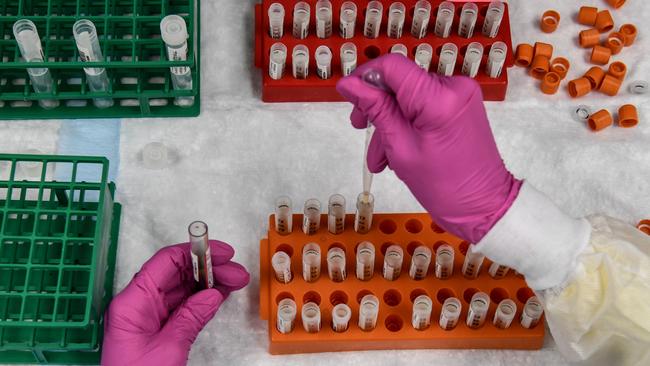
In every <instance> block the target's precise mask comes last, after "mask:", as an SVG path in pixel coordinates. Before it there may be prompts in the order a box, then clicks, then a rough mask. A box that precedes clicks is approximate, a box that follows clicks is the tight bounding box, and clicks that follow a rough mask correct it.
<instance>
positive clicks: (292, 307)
mask: <svg viewBox="0 0 650 366" xmlns="http://www.w3.org/2000/svg"><path fill="white" fill-rule="evenodd" d="M297 313H298V307H297V306H296V302H295V301H293V300H291V299H282V300H280V303H278V319H277V324H276V328H277V329H278V332H280V333H282V334H288V333H291V331H292V330H293V327H294V325H295V323H296V314H297Z"/></svg>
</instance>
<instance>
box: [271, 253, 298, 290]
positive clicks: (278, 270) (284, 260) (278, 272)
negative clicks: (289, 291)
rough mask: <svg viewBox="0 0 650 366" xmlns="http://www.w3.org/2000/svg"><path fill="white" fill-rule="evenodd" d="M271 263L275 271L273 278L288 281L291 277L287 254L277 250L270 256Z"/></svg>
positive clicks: (289, 260) (289, 258) (289, 259)
mask: <svg viewBox="0 0 650 366" xmlns="http://www.w3.org/2000/svg"><path fill="white" fill-rule="evenodd" d="M271 265H272V266H273V270H274V271H275V279H277V280H278V282H280V283H285V284H286V283H289V282H291V279H292V278H293V273H291V257H289V254H287V253H285V252H283V251H279V252H276V253H275V254H273V257H271Z"/></svg>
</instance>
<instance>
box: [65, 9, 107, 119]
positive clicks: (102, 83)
mask: <svg viewBox="0 0 650 366" xmlns="http://www.w3.org/2000/svg"><path fill="white" fill-rule="evenodd" d="M72 33H73V35H74V40H75V43H76V44H77V50H78V51H79V59H80V60H81V61H82V62H102V61H104V55H102V49H101V47H100V45H99V39H98V38H97V29H96V28H95V25H94V24H93V22H91V21H90V20H87V19H81V20H78V21H76V22H75V23H74V25H73V26H72ZM84 72H85V73H86V82H87V83H88V88H89V89H90V91H91V92H94V93H103V92H104V93H105V92H108V91H109V90H110V85H109V84H110V82H109V80H108V75H107V72H106V69H105V68H103V67H85V68H84ZM93 104H94V105H95V107H97V108H108V107H111V106H113V98H94V99H93Z"/></svg>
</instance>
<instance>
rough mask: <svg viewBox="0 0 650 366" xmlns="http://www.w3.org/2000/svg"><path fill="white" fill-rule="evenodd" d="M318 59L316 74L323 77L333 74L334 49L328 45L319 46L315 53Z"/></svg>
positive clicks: (327, 77)
mask: <svg viewBox="0 0 650 366" xmlns="http://www.w3.org/2000/svg"><path fill="white" fill-rule="evenodd" d="M314 58H315V59H316V74H317V75H318V77H319V78H321V79H324V80H326V79H329V78H330V77H331V76H332V51H330V49H329V47H327V46H319V47H318V48H317V49H316V53H314Z"/></svg>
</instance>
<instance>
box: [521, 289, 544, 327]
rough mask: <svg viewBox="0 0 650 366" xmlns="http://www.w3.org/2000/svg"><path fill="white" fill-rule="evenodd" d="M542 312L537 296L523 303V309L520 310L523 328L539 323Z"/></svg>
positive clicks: (542, 308)
mask: <svg viewBox="0 0 650 366" xmlns="http://www.w3.org/2000/svg"><path fill="white" fill-rule="evenodd" d="M543 313H544V307H543V306H542V303H541V302H540V301H539V299H538V298H537V296H533V297H531V298H530V299H528V301H526V305H524V310H523V311H522V312H521V326H522V327H524V328H533V327H534V326H536V325H537V323H539V320H540V319H541V318H542V314H543Z"/></svg>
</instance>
